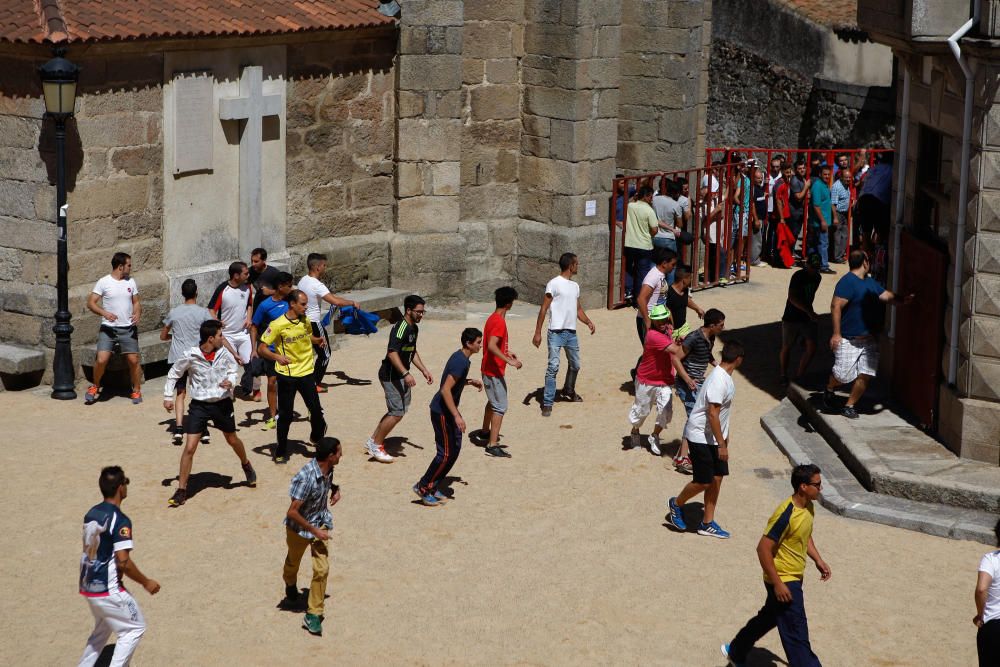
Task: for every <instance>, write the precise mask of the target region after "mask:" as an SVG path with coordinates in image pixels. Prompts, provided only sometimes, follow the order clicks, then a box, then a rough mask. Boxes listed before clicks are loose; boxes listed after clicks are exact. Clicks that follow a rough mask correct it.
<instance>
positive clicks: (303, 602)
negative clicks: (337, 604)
mask: <svg viewBox="0 0 1000 667" xmlns="http://www.w3.org/2000/svg"><path fill="white" fill-rule="evenodd" d="M329 597H330V594H329V593H327V594H325V595H324V596H323V599H324V600H325V599H327V598H329ZM274 608H275V609H279V610H281V611H288V612H292V613H293V614H304V613H306V611H307V610H308V609H309V589H308V588H300V589H299V592H298V595H297V596H296V597H295V599H289V598H288V597H283V598H281V600H279V601H278V604H276V605H275V606H274Z"/></svg>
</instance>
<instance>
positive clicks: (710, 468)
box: [688, 442, 729, 484]
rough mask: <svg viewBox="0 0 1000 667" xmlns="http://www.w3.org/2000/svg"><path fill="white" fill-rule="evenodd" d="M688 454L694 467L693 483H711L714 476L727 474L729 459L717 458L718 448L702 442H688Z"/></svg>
mask: <svg viewBox="0 0 1000 667" xmlns="http://www.w3.org/2000/svg"><path fill="white" fill-rule="evenodd" d="M688 455H689V456H690V457H691V466H692V467H693V468H694V483H695V484H711V483H712V481H713V480H714V479H715V478H716V477H725V476H726V475H728V474H729V461H723V460H721V459H720V458H719V448H718V447H716V446H715V445H706V444H705V443H703V442H689V443H688Z"/></svg>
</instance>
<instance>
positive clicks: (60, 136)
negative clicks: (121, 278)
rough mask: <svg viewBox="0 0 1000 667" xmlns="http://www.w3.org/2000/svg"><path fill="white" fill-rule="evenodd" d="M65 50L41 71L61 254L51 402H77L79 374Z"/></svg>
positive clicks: (74, 70) (70, 89) (72, 91)
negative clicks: (69, 227) (69, 231)
mask: <svg viewBox="0 0 1000 667" xmlns="http://www.w3.org/2000/svg"><path fill="white" fill-rule="evenodd" d="M65 54H66V49H65V48H62V47H56V48H55V50H54V55H55V58H53V59H52V60H50V61H48V62H47V63H45V64H44V65H42V66H41V67H39V68H38V74H39V76H40V77H41V79H42V92H43V95H44V97H45V114H46V115H47V116H49V117H50V118H52V120H53V121H55V124H56V219H57V221H58V222H57V224H58V229H59V231H58V238H57V240H56V249H57V253H58V257H57V260H56V261H57V262H58V267H57V276H58V277H57V280H56V298H57V305H56V324H55V326H53V327H52V331H53V332H54V333H55V335H56V351H55V356H54V358H53V361H52V375H53V380H52V398H55V399H59V400H64V401H66V400H72V399H75V398H76V372H75V371H74V369H73V350H72V343H71V341H72V334H73V325H72V324H70V319H71V315H70V312H69V279H68V272H69V259H68V257H67V254H66V120H67V119H68V118H69V117H70V116H72V115H73V111H74V108H75V106H76V82H77V79H78V78H79V76H80V68H79V67H77V66H76V65H74V64H73V63H71V62H70V61H68V60H66V59H65V58H63V56H64V55H65Z"/></svg>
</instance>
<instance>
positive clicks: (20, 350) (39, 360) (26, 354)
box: [0, 343, 45, 375]
mask: <svg viewBox="0 0 1000 667" xmlns="http://www.w3.org/2000/svg"><path fill="white" fill-rule="evenodd" d="M44 370H45V353H44V352H43V351H41V350H36V349H33V348H30V347H23V346H21V345H11V344H10V343H0V373H4V374H8V375H24V374H25V373H35V372H37V371H44Z"/></svg>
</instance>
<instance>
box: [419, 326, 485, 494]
mask: <svg viewBox="0 0 1000 667" xmlns="http://www.w3.org/2000/svg"><path fill="white" fill-rule="evenodd" d="M461 340H462V349H460V350H458V351H456V352H455V353H454V354H452V355H451V357H449V358H448V363H446V364H445V366H444V371H443V372H442V373H441V387H440V389H438V392H437V393H436V394H434V398H433V399H431V425H432V426H433V427H434V444H435V445H436V447H437V453H436V454H435V455H434V460H433V461H431V464H430V465H429V466H427V472H425V473H424V476H423V477H421V478H420V481H419V482H417V483H416V484H414V485H413V492H414V493H415V494H417V496H419V497H420V502H422V503H423V504H424V505H426V506H428V507H435V506H437V505H439V504H441V503H442V502H446V501H447V500H448V498H447V496H445V495H444V494H443V493H442V492H441V490H440V489H438V487H437V485H438V482H440V481H441V480H443V479H444V478H445V476H446V475H447V474H448V473H449V472H450V471H451V469H452V467H453V466H454V465H455V461H457V460H458V455H459V453H461V451H462V434H463V433H465V420H464V419H463V418H462V413H460V412H459V411H458V404H459V402H461V400H462V390H464V389H465V385H467V384H471V385H472V386H473V387H475V388H476V389H478V390H479V391H482V390H483V383H482V382H480V381H479V380H470V379H468V378H469V367H470V366H471V365H472V363H471V362H470V361H469V359H470V358H471V357H472V355H474V354H476V353H477V352H479V350H481V349H482V347H483V332H482V331H480V330H479V329H473V328H468V329H465V330H464V331H462V338H461Z"/></svg>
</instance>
